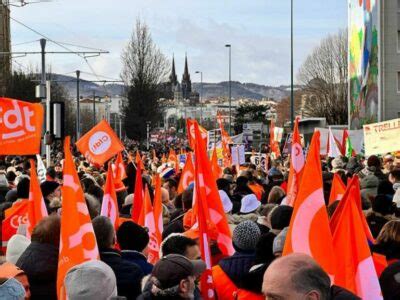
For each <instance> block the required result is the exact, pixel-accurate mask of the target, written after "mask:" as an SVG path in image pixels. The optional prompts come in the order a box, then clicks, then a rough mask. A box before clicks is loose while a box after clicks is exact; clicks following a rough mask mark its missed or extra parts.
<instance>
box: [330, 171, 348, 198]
mask: <svg viewBox="0 0 400 300" xmlns="http://www.w3.org/2000/svg"><path fill="white" fill-rule="evenodd" d="M345 192H346V186H345V185H344V183H343V181H342V179H341V178H340V176H339V174H337V173H335V175H333V181H332V188H331V194H330V196H329V205H331V204H332V203H333V202H335V201H336V200H342V198H343V195H344V193H345Z"/></svg>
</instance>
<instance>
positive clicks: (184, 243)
mask: <svg viewBox="0 0 400 300" xmlns="http://www.w3.org/2000/svg"><path fill="white" fill-rule="evenodd" d="M161 252H162V255H163V256H166V255H169V254H180V255H183V256H186V257H187V258H189V259H198V258H200V256H201V254H200V248H199V245H197V243H196V241H195V240H193V239H191V238H188V237H185V236H183V235H180V234H171V235H170V236H168V237H167V238H166V239H165V240H164V241H163V243H162V244H161Z"/></svg>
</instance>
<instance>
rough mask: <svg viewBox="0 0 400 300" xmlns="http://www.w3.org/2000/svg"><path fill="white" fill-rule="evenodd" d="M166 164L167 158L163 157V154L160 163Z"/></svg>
mask: <svg viewBox="0 0 400 300" xmlns="http://www.w3.org/2000/svg"><path fill="white" fill-rule="evenodd" d="M166 162H167V158H166V157H165V153H163V155H162V156H161V163H163V164H165V163H166Z"/></svg>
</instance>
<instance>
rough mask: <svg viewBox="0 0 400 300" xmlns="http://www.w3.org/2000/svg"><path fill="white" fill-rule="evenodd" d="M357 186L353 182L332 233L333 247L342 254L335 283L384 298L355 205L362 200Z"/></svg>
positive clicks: (362, 294)
mask: <svg viewBox="0 0 400 300" xmlns="http://www.w3.org/2000/svg"><path fill="white" fill-rule="evenodd" d="M357 188H358V187H357V185H356V184H352V185H351V186H350V192H349V194H348V197H346V198H344V199H343V200H342V201H341V202H343V208H342V210H341V211H340V216H339V220H338V222H337V226H336V228H335V231H334V233H333V246H334V249H335V252H336V253H337V255H338V257H339V259H338V260H336V264H337V268H336V276H335V280H334V282H335V284H336V285H338V286H341V287H343V288H345V289H348V290H349V291H351V292H353V293H354V294H356V295H357V296H359V297H361V298H362V299H367V300H368V299H371V300H372V299H374V300H375V299H383V298H382V295H381V290H380V286H379V280H378V276H377V273H376V270H375V267H374V261H373V259H372V256H371V251H370V249H369V246H368V242H367V238H366V236H365V232H364V228H363V226H364V225H363V220H362V217H361V215H360V213H359V209H358V207H357V204H356V203H357V202H358V201H359V199H358V194H359V191H356V189H357Z"/></svg>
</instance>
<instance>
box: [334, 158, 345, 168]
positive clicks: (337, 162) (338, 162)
mask: <svg viewBox="0 0 400 300" xmlns="http://www.w3.org/2000/svg"><path fill="white" fill-rule="evenodd" d="M331 164H332V168H333V170H339V169H343V168H344V166H345V163H344V161H343V160H342V159H341V158H340V157H336V158H335V159H334V160H332V162H331Z"/></svg>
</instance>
